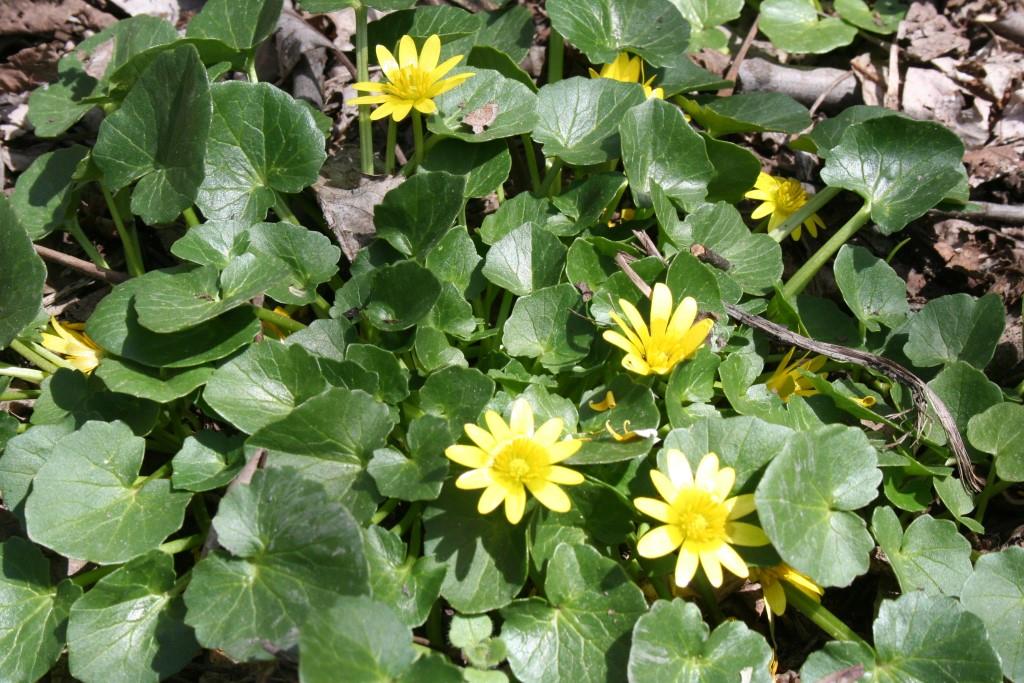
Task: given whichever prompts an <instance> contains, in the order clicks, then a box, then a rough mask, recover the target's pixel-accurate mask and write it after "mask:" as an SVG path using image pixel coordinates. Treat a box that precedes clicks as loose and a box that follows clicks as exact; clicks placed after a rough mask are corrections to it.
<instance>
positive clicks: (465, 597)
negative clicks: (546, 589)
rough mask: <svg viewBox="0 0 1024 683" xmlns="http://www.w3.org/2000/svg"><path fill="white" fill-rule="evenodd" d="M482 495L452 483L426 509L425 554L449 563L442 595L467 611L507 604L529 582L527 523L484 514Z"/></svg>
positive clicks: (464, 611) (456, 607) (481, 610)
mask: <svg viewBox="0 0 1024 683" xmlns="http://www.w3.org/2000/svg"><path fill="white" fill-rule="evenodd" d="M478 498H479V493H478V492H476V491H460V490H458V489H456V488H454V486H452V485H451V484H449V486H447V487H446V488H445V489H444V490H443V491H442V492H441V497H440V498H438V499H437V500H436V501H434V503H433V504H432V505H431V506H430V507H428V508H427V509H426V510H424V512H423V528H424V540H423V549H424V553H423V556H424V557H429V558H431V559H433V560H436V561H437V562H440V563H441V564H443V565H444V566H445V568H446V572H447V573H446V574H445V579H444V583H443V584H442V586H441V595H442V596H443V597H444V598H445V599H446V600H447V601H448V602H449V603H450V604H451V606H452V607H454V608H455V609H456V610H458V611H459V612H462V613H465V614H479V613H482V612H488V611H490V610H492V609H497V608H499V607H504V606H505V605H507V604H509V603H510V602H512V599H513V598H514V597H515V596H516V595H517V594H518V593H519V591H520V590H522V588H523V585H524V584H525V583H526V539H525V531H524V527H525V525H517V526H513V525H511V524H509V523H508V520H506V519H505V516H504V515H503V514H502V512H501V511H500V510H499V511H496V512H493V513H491V514H489V515H481V514H480V513H479V512H477V511H476V505H477V499H478Z"/></svg>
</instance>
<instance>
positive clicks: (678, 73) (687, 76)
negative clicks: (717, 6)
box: [647, 0, 731, 97]
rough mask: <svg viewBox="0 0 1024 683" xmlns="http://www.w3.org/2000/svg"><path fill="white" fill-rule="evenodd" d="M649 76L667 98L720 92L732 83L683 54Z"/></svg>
mask: <svg viewBox="0 0 1024 683" xmlns="http://www.w3.org/2000/svg"><path fill="white" fill-rule="evenodd" d="M672 1H673V2H674V1H675V0H672ZM728 2H729V0H726V3H728ZM647 74H648V78H649V77H650V76H651V75H653V76H654V77H655V78H654V85H656V86H659V87H661V88H662V89H663V90H664V91H665V97H672V96H673V95H678V94H679V93H687V92H691V91H695V90H720V89H721V88H727V87H729V85H730V84H731V81H726V80H723V79H722V78H721V77H720V76H717V75H715V74H713V73H711V72H710V71H707V70H706V69H702V68H700V67H699V66H697V65H696V64H694V63H693V61H692V60H691V59H690V58H689V57H688V56H686V55H683V54H678V55H676V56H675V57H674V58H670V59H669V60H668V61H667V62H665V65H664V66H662V67H659V68H657V69H652V70H651V71H648V72H647Z"/></svg>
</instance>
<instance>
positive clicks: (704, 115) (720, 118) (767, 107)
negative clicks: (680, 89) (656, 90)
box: [681, 92, 811, 138]
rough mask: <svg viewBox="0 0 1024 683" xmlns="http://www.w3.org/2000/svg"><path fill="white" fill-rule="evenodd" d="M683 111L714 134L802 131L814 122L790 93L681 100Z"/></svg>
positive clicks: (753, 93) (764, 93)
mask: <svg viewBox="0 0 1024 683" xmlns="http://www.w3.org/2000/svg"><path fill="white" fill-rule="evenodd" d="M681 104H682V107H683V110H684V111H685V112H686V113H687V114H689V115H690V116H692V117H693V120H694V121H696V122H697V123H699V124H700V125H702V126H703V127H704V128H705V129H706V130H707V132H708V135H710V136H711V137H715V138H717V137H721V136H723V135H731V134H733V133H758V132H762V131H778V132H782V133H799V132H800V131H802V130H804V129H805V128H807V127H808V126H810V125H811V116H810V114H809V113H808V111H807V108H806V107H804V106H803V105H802V104H800V103H799V102H797V101H796V100H794V99H793V98H792V97H790V96H789V95H783V94H782V93H776V92H748V93H739V94H737V95H730V96H729V97H719V98H717V99H709V98H706V97H701V98H698V99H696V100H690V99H686V98H682V99H681Z"/></svg>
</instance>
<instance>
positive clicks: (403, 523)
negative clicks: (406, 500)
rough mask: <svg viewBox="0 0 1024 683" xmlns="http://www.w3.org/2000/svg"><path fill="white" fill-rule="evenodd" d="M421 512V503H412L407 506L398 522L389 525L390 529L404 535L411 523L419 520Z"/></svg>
mask: <svg viewBox="0 0 1024 683" xmlns="http://www.w3.org/2000/svg"><path fill="white" fill-rule="evenodd" d="M422 513H423V503H413V504H412V505H410V506H409V509H408V510H407V511H406V513H405V515H404V516H403V517H402V519H400V520H398V524H396V525H395V526H393V527H391V529H392V531H394V532H395V533H397V534H398V535H399V536H405V534H406V533H407V532H408V531H409V529H410V528H411V527H412V525H413V524H414V523H415V522H419V520H420V515H421V514H422Z"/></svg>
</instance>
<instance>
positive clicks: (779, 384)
mask: <svg viewBox="0 0 1024 683" xmlns="http://www.w3.org/2000/svg"><path fill="white" fill-rule="evenodd" d="M794 351H796V349H795V348H791V349H790V350H789V351H787V352H786V355H785V356H783V357H782V361H781V362H780V363H779V367H777V368H775V372H773V373H772V376H771V377H769V378H768V381H767V382H765V385H766V386H767V387H768V388H769V389H771V390H772V391H774V392H775V393H776V394H778V395H779V398H781V399H782V400H783V401H788V400H789V397H790V396H792V395H793V394H796V395H797V396H813V395H814V394H816V393H818V390H817V389H815V388H814V385H813V384H811V380H809V379H807V378H806V377H804V375H803V374H802V373H801V372H800V371H801V370H806V371H808V372H818V370H821V368H822V367H823V366H824V365H825V362H826V360H827V359H826V358H825V357H824V356H815V357H814V358H811V359H807V358H801V359H800V360H798V361H797V362H795V363H793V364H792V365H790V364H789V361H790V360H792V358H793V352H794ZM820 374H821V376H822V377H828V373H827V372H823V373H820Z"/></svg>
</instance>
